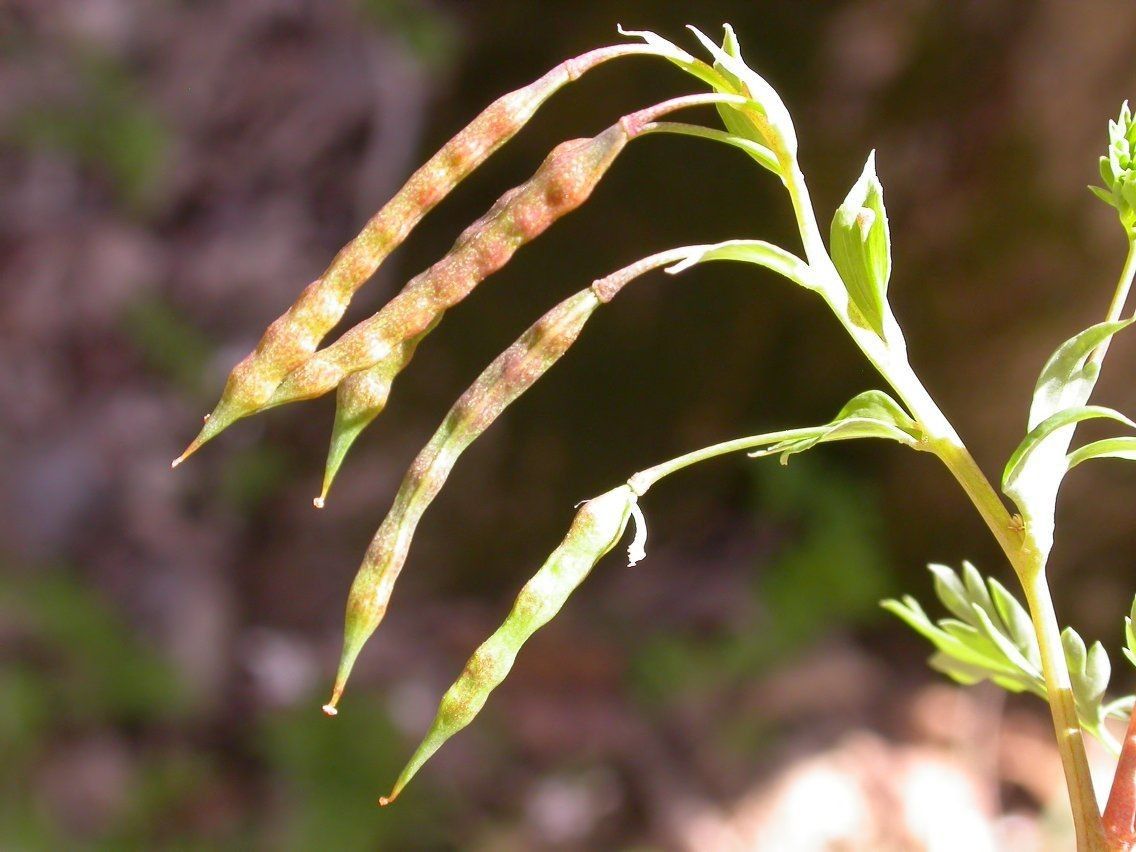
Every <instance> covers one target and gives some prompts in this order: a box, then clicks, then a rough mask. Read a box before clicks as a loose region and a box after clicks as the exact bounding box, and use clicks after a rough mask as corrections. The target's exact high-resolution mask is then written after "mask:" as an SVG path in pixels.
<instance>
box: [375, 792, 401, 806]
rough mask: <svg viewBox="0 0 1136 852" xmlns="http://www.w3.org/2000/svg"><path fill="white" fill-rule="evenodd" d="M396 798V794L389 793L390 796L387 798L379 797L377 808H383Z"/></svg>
mask: <svg viewBox="0 0 1136 852" xmlns="http://www.w3.org/2000/svg"><path fill="white" fill-rule="evenodd" d="M397 798H398V795H397V794H396V793H391V795H389V796H379V807H380V808H385V807H386V806H387V805H389V804H391V803H392V802H394V800H395V799H397Z"/></svg>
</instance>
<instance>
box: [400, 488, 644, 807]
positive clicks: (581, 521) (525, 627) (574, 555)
mask: <svg viewBox="0 0 1136 852" xmlns="http://www.w3.org/2000/svg"><path fill="white" fill-rule="evenodd" d="M635 501H636V495H635V492H634V491H632V490H631V488H630V487H629V486H627V485H621V486H620V487H619V488H615V489H613V490H611V491H608V492H607V493H606V494H602V495H600V496H599V497H596V498H594V499H592V500H589V501H588V502H587V503H585V504H584V505H583V506H581V507H580V510H579V511H578V512H577V513H576V518H575V520H573V522H572V527H571V528H570V529H569V530H568V535H567V536H565V537H564V540H563V541H562V542H561V543H560V545H559V546H558V547H557V548H556V550H554V551H553V552H552V554H551V555H550V556H549V557H548V560H547V561H546V562H545V563H544V565H543V566H541V569H540V570H539V571H537V572H536V574H534V575H533V577H532V579H531V580H529V581H528V583H526V584H525V586H524V588H523V589H521V592H520V594H519V595H517V600H516V602H515V603H514V604H513V608H512V610H511V611H510V612H509V616H508V618H506V619H505V622H504V624H502V625H501V626H500V627H499V628H498V629H497V632H496V633H494V634H493V635H492V636H490V637H489V638H488V639H487V640H486V641H485V642H484V643H483V644H482V645H481V647H480V648H478V649H477V651H476V652H474V654H473V656H472V657H470V658H469V662H467V663H466V664H465V669H464V670H463V671H462V673H461V676H460V677H459V678H458V679H457V681H456V682H455V683H454V685H453V686H451V687H450V688H449V690H447V692H446V694H445V696H444V697H443V698H442V702H441V704H440V705H439V706H438V713H437V715H436V716H435V717H434V722H433V724H432V725H431V726H430V729H429V731H428V732H427V733H426V737H425V739H423V741H422V744H421V745H419V746H418V749H417V751H415V752H414V755H413V756H412V757H411V758H410V762H409V763H408V764H407V765H406V768H405V769H403V770H402V774H401V775H399V777H398V780H397V781H396V782H395V785H394V789H392V790H391V793H390V795H389V796H384V797H382V798H381V799H379V804H381V805H387V804H390V803H391V802H393V801H394V800H395V799H396V798H398V795H399V793H401V792H402V790H403V788H404V787H405V786H406V785H407V783H408V782H409V781H410V779H411V778H413V777H414V775H415V773H417V772H418V770H419V769H421V768H422V766H423V764H425V763H426V761H427V760H429V759H430V757H431V756H432V755H433V754H434V752H436V751H437V750H438V749H439V748H440V747H441V745H442V744H443V743H444V742H445V741H446V740H448V739H449V738H450V737H452V736H453V735H454V734H456V733H457V732H458V731H460V730H461V729H462V728H464V727H465V726H466V725H468V724H469V723H470V722H471V721H473V718H474V717H475V716H476V715H477V714H478V712H480V710H481V708H482V707H483V706H484V705H485V701H486V699H487V698H488V697H489V693H491V692H492V691H493V690H494V689H496V688H497V686H498V685H500V683H501V682H502V681H503V680H504V679H505V676H506V675H508V674H509V670H510V669H512V667H513V662H514V661H515V660H516V658H517V652H518V651H520V649H521V646H522V645H524V644H525V642H526V641H527V640H528V638H529V637H530V636H532V635H533V633H535V632H536V631H537V630H538V629H540V628H541V627H543V626H544V625H545V624H547V623H548V622H549V621H550V620H551V619H552V617H553V616H554V615H556V613H558V612H559V611H560V608H561V607H562V606H564V602H565V601H566V600H567V599H568V596H569V595H571V594H572V592H574V591H575V590H576V587H577V586H579V585H580V583H581V582H583V580H584V578H585V577H587V576H588V573H589V572H590V571H591V570H592V568H593V567H594V566H595V564H596V563H597V562H598V561H599V560H600V558H601V557H602V556H603V555H604V554H605V553H607V552H608V551H609V550H611V549H612V548H613V547H615V545H616V543H617V542H618V541H619V539H620V538H621V537H622V536H623V531H624V529H625V528H626V526H627V519H628V518H629V517H630V515H631V512H632V510H633V508H634V507H635Z"/></svg>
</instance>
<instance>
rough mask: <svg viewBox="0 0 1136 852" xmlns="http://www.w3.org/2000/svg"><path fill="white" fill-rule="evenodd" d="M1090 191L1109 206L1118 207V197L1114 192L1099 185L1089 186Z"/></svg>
mask: <svg viewBox="0 0 1136 852" xmlns="http://www.w3.org/2000/svg"><path fill="white" fill-rule="evenodd" d="M1101 159H1104V158H1103V157H1102V158H1101ZM1089 192H1091V193H1092V194H1093V195H1095V196H1096V197H1097V198H1099V199H1100V200H1101V201H1103V202H1104V203H1105V204H1107V205H1108V206H1109V207H1116V206H1117V201H1116V199H1115V198H1113V196H1112V193H1111V192H1109V191H1108V190H1107V189H1102V188H1101V187H1099V186H1092V185H1090V186H1089Z"/></svg>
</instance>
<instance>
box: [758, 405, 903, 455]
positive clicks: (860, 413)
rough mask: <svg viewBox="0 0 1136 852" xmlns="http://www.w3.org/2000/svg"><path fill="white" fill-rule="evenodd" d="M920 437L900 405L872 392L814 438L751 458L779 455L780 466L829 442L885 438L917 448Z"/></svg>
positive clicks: (784, 443) (781, 444)
mask: <svg viewBox="0 0 1136 852" xmlns="http://www.w3.org/2000/svg"><path fill="white" fill-rule="evenodd" d="M921 437H922V432H921V430H920V429H919V424H917V423H916V422H915V420H913V419H912V417H911V415H909V414H908V413H907V412H906V411H904V410H903V408H902V406H900V404H899V403H898V402H896V401H895V400H894V399H892V398H891V397H890V396H888V395H887V394H886V393H884V392H883V391H877V390H871V391H865V392H864V393H861V394H858V395H857V396H855V397H853V398H852V399H851V400H849V402H848V404H847V405H845V406H844V407H843V408H842V409H840V411H839V412H837V415H836V417H834V418H833V419H832V421H831V422H829V423H827V424H825V425H824V426H822V427H819V428H818V429H817V430H816V431H815V432H814V433H813V434H811V435H807V436H805V437H801V438H793V439H790V440H787V441H781V442H779V443H777V444H774V445H773V446H771V447H767V448H766V449H763V450H756V451H755V452H752V453H750V456H751V457H752V458H756V457H760V456H768V455H777V454H780V456H781V463H782V464H785V463H786V461H787V460H788V457H789V456H791V455H794V454H796V453H803V452H804V451H805V450H810V449H812V448H813V447H815V446H816V445H817V444H822V443H826V442H828V441H847V440H851V439H853V438H885V439H888V440H892V441H898V442H899V443H901V444H906V445H907V446H909V447H914V446H917V445H918V443H919V441H920V439H921Z"/></svg>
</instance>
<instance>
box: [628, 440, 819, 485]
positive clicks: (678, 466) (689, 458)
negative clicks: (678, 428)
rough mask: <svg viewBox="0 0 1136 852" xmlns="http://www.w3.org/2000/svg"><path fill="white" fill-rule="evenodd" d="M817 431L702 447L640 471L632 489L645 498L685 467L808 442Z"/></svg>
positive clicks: (633, 478)
mask: <svg viewBox="0 0 1136 852" xmlns="http://www.w3.org/2000/svg"><path fill="white" fill-rule="evenodd" d="M816 433H817V430H816V429H815V428H811V427H808V428H804V429H786V430H784V431H783V432H767V433H765V434H764V435H752V436H750V437H748V438H736V439H734V440H733V441H723V442H722V443H720V444H713V445H711V446H709V447H703V448H702V449H699V450H694V451H693V452H689V453H685V454H684V455H681V456H677V457H675V458H673V459H670V460H668V461H665V462H661V463H660V464H657V465H655V466H654V467H649V468H647V469H646V470H641V471H639V472H638V473H637V474H635V475H634V476H632V477H631V478H630V479H629V480H628V481H627V483H628V485H630V486H631V489H632V490H633V491H634V492H635V493H636V494H638V495H639V496H642V495H643V494H645V493H647V489H648V488H650V487H651V486H652V485H654V484H655V483H656V482H658V481H659V480H660V479H662V478H663V477H665V476H670V475H671V474H672V473H676V472H677V471H680V470H682V469H683V468H684V467H690V466H691V465H692V464H698V463H699V462H704V461H707V460H708V459H712V458H716V457H718V456H724V455H726V454H727V453H739V452H741V451H742V450H754V449H757V448H758V447H767V446H769V445H770V444H777V443H780V442H781V441H792V440H794V439H796V438H808V437H811V436H813V435H816Z"/></svg>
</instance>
